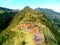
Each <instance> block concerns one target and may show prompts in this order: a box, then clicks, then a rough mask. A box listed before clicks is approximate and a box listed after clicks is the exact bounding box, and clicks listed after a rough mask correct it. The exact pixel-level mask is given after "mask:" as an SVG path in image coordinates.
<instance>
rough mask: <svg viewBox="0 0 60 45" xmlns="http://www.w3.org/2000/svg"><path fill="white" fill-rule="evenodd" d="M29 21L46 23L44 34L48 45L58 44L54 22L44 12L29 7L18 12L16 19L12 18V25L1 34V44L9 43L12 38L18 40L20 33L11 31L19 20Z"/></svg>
mask: <svg viewBox="0 0 60 45" xmlns="http://www.w3.org/2000/svg"><path fill="white" fill-rule="evenodd" d="M27 21H28V22H35V23H41V24H42V25H45V26H46V27H44V34H45V39H46V42H47V43H48V45H58V43H57V41H56V39H55V35H54V34H55V33H57V32H55V31H56V30H55V29H54V26H53V25H52V23H51V22H50V21H49V20H48V19H47V17H46V16H44V15H43V14H42V13H39V12H38V11H36V10H32V9H30V8H29V7H26V8H24V9H23V10H22V11H21V12H18V13H17V14H16V16H15V17H14V19H13V20H12V23H11V24H10V26H9V27H8V28H7V29H6V30H4V31H3V32H2V33H1V34H0V44H2V45H8V44H6V43H8V42H9V41H10V40H11V41H12V42H14V41H13V40H16V39H17V37H19V34H18V33H15V32H14V31H11V28H13V27H14V26H15V25H17V24H18V23H19V22H27ZM48 24H49V25H48ZM51 26H52V27H51ZM46 28H47V29H46ZM17 31H18V30H17ZM18 32H19V31H18ZM48 32H49V33H48ZM15 34H16V35H15ZM10 37H11V39H10ZM13 38H15V39H13ZM12 39H13V40H12ZM19 39H20V38H19ZM19 39H17V40H19ZM49 40H50V41H49ZM9 43H10V44H11V42H9ZM19 43H20V42H19ZM19 43H18V45H19ZM20 44H21V43H20ZM13 45H14V44H13ZM22 45H23V44H22ZM27 45H28V44H27ZM31 45H32V44H31Z"/></svg>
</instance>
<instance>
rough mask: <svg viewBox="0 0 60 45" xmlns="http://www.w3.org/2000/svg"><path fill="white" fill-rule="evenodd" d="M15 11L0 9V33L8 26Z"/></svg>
mask: <svg viewBox="0 0 60 45" xmlns="http://www.w3.org/2000/svg"><path fill="white" fill-rule="evenodd" d="M16 13H17V11H15V10H12V9H7V8H2V7H0V32H1V31H3V30H4V29H5V28H7V26H9V23H10V21H11V20H12V18H13V17H14V16H15V14H16Z"/></svg>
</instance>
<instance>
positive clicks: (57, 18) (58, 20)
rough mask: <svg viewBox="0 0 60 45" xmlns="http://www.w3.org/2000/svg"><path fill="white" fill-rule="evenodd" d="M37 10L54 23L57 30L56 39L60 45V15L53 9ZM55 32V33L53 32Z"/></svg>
mask: <svg viewBox="0 0 60 45" xmlns="http://www.w3.org/2000/svg"><path fill="white" fill-rule="evenodd" d="M36 10H38V11H40V12H41V13H43V14H45V15H46V16H47V18H49V19H50V20H51V22H52V23H54V25H55V26H54V27H55V29H56V30H57V32H58V33H57V32H56V33H55V34H56V38H57V40H58V42H59V44H60V13H58V12H54V11H53V10H51V9H44V8H36ZM53 32H54V31H53Z"/></svg>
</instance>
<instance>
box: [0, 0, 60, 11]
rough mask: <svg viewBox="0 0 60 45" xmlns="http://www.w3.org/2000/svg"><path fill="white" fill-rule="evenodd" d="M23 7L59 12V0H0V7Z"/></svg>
mask: <svg viewBox="0 0 60 45" xmlns="http://www.w3.org/2000/svg"><path fill="white" fill-rule="evenodd" d="M25 6H29V7H31V8H33V9H34V8H37V7H40V8H48V9H53V10H55V11H57V12H60V0H0V7H6V8H11V9H23V8H24V7H25Z"/></svg>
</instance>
